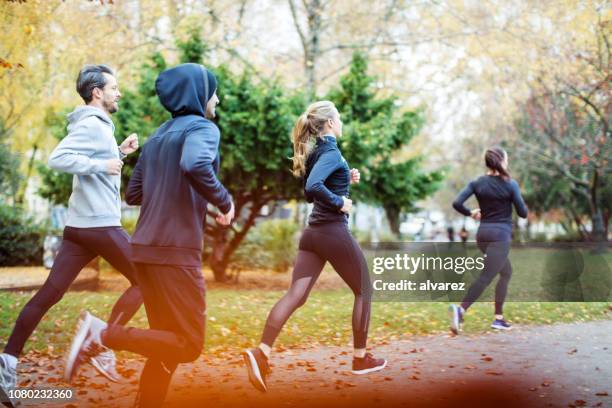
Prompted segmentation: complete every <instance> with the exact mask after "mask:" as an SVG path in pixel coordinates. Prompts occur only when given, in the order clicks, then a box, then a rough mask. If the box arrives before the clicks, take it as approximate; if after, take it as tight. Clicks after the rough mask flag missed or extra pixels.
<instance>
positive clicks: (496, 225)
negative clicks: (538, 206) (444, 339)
mask: <svg viewBox="0 0 612 408" xmlns="http://www.w3.org/2000/svg"><path fill="white" fill-rule="evenodd" d="M485 164H486V166H487V174H485V175H484V176H481V177H479V178H477V179H476V180H473V181H471V182H470V183H469V184H468V185H467V186H466V187H465V188H464V189H463V191H461V193H459V196H458V197H457V198H456V199H455V201H454V202H453V207H454V208H455V210H457V211H459V212H460V213H461V214H463V215H465V216H471V217H472V218H474V219H475V220H477V221H478V220H479V221H480V226H479V228H478V233H477V234H476V241H477V243H478V247H479V248H480V250H481V251H482V252H483V253H485V254H486V258H485V262H484V268H483V271H482V273H481V274H480V276H479V277H478V279H477V280H476V281H475V282H474V283H473V284H472V285H471V286H470V288H469V290H468V293H467V294H466V295H465V298H464V299H463V302H462V303H461V305H460V306H457V305H451V306H450V309H449V310H450V318H451V323H450V328H451V331H452V332H453V333H455V334H458V333H459V331H460V329H461V325H462V323H463V316H464V314H465V312H466V311H467V310H468V308H469V307H470V306H471V305H472V303H474V302H475V301H476V300H477V299H478V297H479V296H480V295H481V294H482V292H483V291H484V290H485V288H486V287H487V286H488V285H489V284H490V283H491V281H492V280H493V279H494V278H495V276H497V274H499V275H500V278H499V281H498V282H497V286H496V287H495V320H494V321H493V324H492V325H491V327H492V328H494V329H500V330H508V329H510V327H511V326H510V324H509V323H508V322H506V320H505V319H504V316H503V307H504V300H505V298H506V293H507V291H508V283H509V282H510V276H511V275H512V265H510V260H509V259H508V253H509V252H510V242H511V241H512V206H514V208H515V209H516V213H517V214H518V215H519V217H522V218H526V217H527V206H526V205H525V202H524V201H523V197H522V196H521V192H520V190H519V186H518V183H517V182H516V181H515V180H513V179H512V178H511V177H510V173H509V172H508V154H507V153H506V152H505V151H504V150H503V149H502V148H500V147H491V148H489V149H487V151H486V152H485ZM472 194H474V195H475V196H476V199H477V200H478V205H479V207H480V208H476V209H473V210H470V209H468V208H466V207H465V205H463V203H464V202H465V201H466V200H467V199H468V198H469V197H470V196H471V195H472Z"/></svg>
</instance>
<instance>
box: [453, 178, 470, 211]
mask: <svg viewBox="0 0 612 408" xmlns="http://www.w3.org/2000/svg"><path fill="white" fill-rule="evenodd" d="M472 194H474V182H473V181H470V183H469V184H468V185H467V186H466V187H465V188H464V189H463V190H461V192H460V193H459V195H458V196H457V198H455V201H453V208H454V209H455V210H457V211H458V212H460V213H461V214H463V215H465V216H466V217H469V216H470V215H472V212H471V211H470V209H469V208H467V207H466V206H465V205H464V204H463V203H465V202H466V200H467V199H468V198H470V196H471V195H472Z"/></svg>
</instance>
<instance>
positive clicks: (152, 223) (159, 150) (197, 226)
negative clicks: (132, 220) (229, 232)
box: [126, 64, 231, 268]
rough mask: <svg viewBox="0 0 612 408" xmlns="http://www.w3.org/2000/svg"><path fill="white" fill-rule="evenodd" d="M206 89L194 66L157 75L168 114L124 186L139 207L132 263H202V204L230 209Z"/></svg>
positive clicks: (201, 74) (202, 74) (130, 201)
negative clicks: (209, 117) (206, 115)
mask: <svg viewBox="0 0 612 408" xmlns="http://www.w3.org/2000/svg"><path fill="white" fill-rule="evenodd" d="M208 87H209V84H208V79H207V74H206V71H205V69H204V67H202V66H201V65H198V64H182V65H179V66H177V67H175V68H171V69H168V70H166V71H164V72H162V73H161V74H160V75H159V77H158V78H157V81H156V90H157V94H158V96H159V100H160V102H161V103H162V105H163V106H164V107H165V108H166V109H167V110H168V111H169V112H171V113H172V116H173V117H172V119H170V120H168V121H167V122H166V123H164V124H163V125H161V126H160V127H159V128H158V129H157V131H156V132H155V133H154V134H153V135H152V136H151V137H150V138H149V140H148V141H147V142H146V143H145V144H144V146H143V148H142V151H141V153H140V157H139V159H138V163H137V164H136V167H135V168H134V172H133V174H132V177H131V178H130V182H129V184H128V188H127V192H126V201H127V203H128V204H132V205H137V204H140V205H141V208H140V217H139V218H138V223H137V225H136V231H135V232H134V235H133V236H132V261H133V262H140V263H149V264H171V265H183V266H193V267H198V268H199V267H201V266H202V241H203V237H204V232H203V230H204V226H205V221H206V206H207V203H208V202H210V203H211V204H213V205H214V206H216V207H218V208H219V210H221V212H223V213H227V212H228V211H229V210H230V207H231V198H230V195H229V194H228V192H227V190H226V189H225V187H224V186H223V185H222V184H221V182H220V181H219V180H218V179H217V176H216V172H217V171H218V167H219V155H218V150H219V138H220V133H219V129H218V128H217V126H216V125H215V124H214V123H213V122H211V121H210V120H208V119H205V117H204V114H205V112H206V104H207V102H208V99H207V95H208V94H212V93H209V89H208Z"/></svg>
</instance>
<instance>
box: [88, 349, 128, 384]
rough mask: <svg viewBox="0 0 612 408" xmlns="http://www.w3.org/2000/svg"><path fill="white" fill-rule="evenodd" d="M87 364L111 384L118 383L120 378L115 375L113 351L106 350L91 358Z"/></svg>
mask: <svg viewBox="0 0 612 408" xmlns="http://www.w3.org/2000/svg"><path fill="white" fill-rule="evenodd" d="M89 362H90V363H91V365H92V366H94V367H95V368H96V370H98V371H99V372H100V374H102V375H103V376H105V377H106V378H108V379H109V380H111V381H112V382H119V381H120V380H121V377H120V376H119V374H118V373H117V369H116V366H117V358H116V357H115V353H114V352H113V350H111V349H109V348H107V349H106V350H104V351H102V352H100V354H98V355H97V356H94V357H91V358H90V359H89Z"/></svg>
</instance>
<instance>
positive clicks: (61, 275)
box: [4, 227, 142, 357]
mask: <svg viewBox="0 0 612 408" xmlns="http://www.w3.org/2000/svg"><path fill="white" fill-rule="evenodd" d="M129 254H130V236H129V235H128V234H127V233H126V232H125V230H124V229H123V228H121V227H99V228H74V227H66V228H65V229H64V239H63V241H62V245H61V246H60V249H59V252H58V253H57V257H56V258H55V261H54V262H53V267H52V268H51V272H50V273H49V276H48V277H47V280H46V281H45V283H44V284H43V285H42V287H41V288H40V289H39V290H38V292H36V294H35V295H34V296H33V297H32V299H30V300H29V301H28V303H27V304H26V305H25V307H24V308H23V310H22V311H21V313H20V314H19V317H17V321H16V322H15V327H14V328H13V331H12V333H11V335H10V337H9V339H8V342H7V344H6V347H5V348H4V352H5V353H8V354H11V355H13V356H15V357H19V355H20V354H21V351H22V350H23V346H24V345H25V342H26V341H27V339H28V338H29V337H30V335H31V334H32V332H33V331H34V329H35V328H36V326H37V325H38V323H39V322H40V320H41V319H42V318H43V316H44V315H45V314H46V313H47V311H48V310H49V309H50V308H51V307H52V306H53V305H55V304H56V303H57V302H59V301H60V299H61V298H62V297H63V296H64V294H65V293H66V291H67V290H68V288H69V287H70V285H71V284H72V282H74V280H75V279H76V277H77V275H78V274H79V272H80V271H81V270H82V269H83V268H84V267H85V266H86V265H87V264H88V263H89V262H91V261H92V260H93V259H94V258H95V257H96V256H98V255H100V256H101V257H102V258H104V259H106V260H107V261H108V262H109V263H110V264H111V265H112V266H113V267H114V268H115V269H117V270H118V271H119V272H121V273H122V274H123V275H124V276H125V277H126V278H127V279H128V280H129V281H130V283H131V286H130V287H129V288H128V289H127V290H126V291H125V292H124V293H123V294H122V295H121V297H120V298H119V299H118V300H117V303H115V306H114V307H113V310H112V312H111V315H110V318H109V322H114V323H118V324H125V323H127V322H128V321H129V320H130V319H131V318H132V316H133V315H134V314H135V313H136V312H137V311H138V308H140V305H141V304H142V295H141V293H140V289H139V288H138V286H136V273H135V270H134V266H133V265H132V263H131V262H130V260H129Z"/></svg>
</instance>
